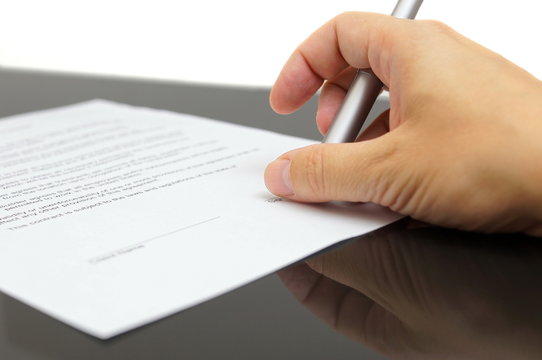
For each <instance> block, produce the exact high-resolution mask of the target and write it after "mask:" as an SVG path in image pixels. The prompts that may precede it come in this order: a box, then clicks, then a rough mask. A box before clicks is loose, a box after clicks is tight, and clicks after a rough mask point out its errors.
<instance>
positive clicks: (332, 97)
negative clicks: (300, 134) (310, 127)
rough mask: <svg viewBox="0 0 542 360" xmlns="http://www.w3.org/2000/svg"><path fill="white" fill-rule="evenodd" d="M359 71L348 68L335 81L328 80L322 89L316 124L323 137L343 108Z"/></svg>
mask: <svg viewBox="0 0 542 360" xmlns="http://www.w3.org/2000/svg"><path fill="white" fill-rule="evenodd" d="M356 71H357V69H355V68H351V67H349V68H347V69H346V70H344V71H343V72H342V73H340V74H339V75H338V76H337V77H336V78H335V79H332V80H328V81H326V82H325V84H324V86H323V87H322V92H321V94H320V98H319V100H318V111H317V112H316V124H317V126H318V130H319V131H320V133H321V134H322V135H325V134H326V133H327V130H328V129H329V126H330V124H331V122H332V121H333V118H334V117H335V113H337V111H338V109H339V107H340V106H341V104H342V102H343V99H344V97H345V95H346V92H347V91H348V87H349V86H350V84H351V83H352V80H353V79H354V76H355V75H356Z"/></svg>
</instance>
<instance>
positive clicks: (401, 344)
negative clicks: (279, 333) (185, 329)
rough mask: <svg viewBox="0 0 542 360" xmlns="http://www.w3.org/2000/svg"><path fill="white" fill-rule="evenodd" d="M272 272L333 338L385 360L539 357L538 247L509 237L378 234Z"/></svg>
mask: <svg viewBox="0 0 542 360" xmlns="http://www.w3.org/2000/svg"><path fill="white" fill-rule="evenodd" d="M307 263H308V265H307V264H305V263H300V264H297V265H294V266H292V267H290V268H287V269H285V270H282V271H281V272H279V275H280V277H281V279H282V280H283V282H284V283H285V285H286V286H287V287H288V289H289V290H290V291H291V292H292V293H293V294H294V295H295V296H296V298H297V299H298V300H299V301H300V302H302V303H303V305H305V306H306V307H307V308H308V309H309V310H311V311H312V312H313V313H314V314H315V315H317V316H318V317H319V318H321V319H322V320H324V321H325V322H327V323H328V324H329V325H330V326H333V327H334V328H335V329H336V330H337V331H338V332H340V333H342V334H344V335H347V336H349V337H351V338H352V339H354V340H356V341H359V342H361V343H363V344H365V345H366V346H368V347H370V348H372V349H374V350H376V351H378V352H380V353H382V354H384V355H386V356H387V357H389V358H391V359H416V360H423V359H442V360H444V359H462V360H469V359H477V360H480V359H488V360H500V359H506V360H509V359H514V360H522V359H540V358H542V342H540V338H541V336H542V315H541V314H540V311H539V307H540V303H541V302H542V276H541V275H542V245H541V244H540V242H539V241H538V239H535V238H529V237H526V236H518V235H498V236H496V235H480V234H472V233H461V232H457V231H451V230H444V229H439V228H434V227H431V228H419V229H404V228H396V229H383V230H381V231H380V232H376V233H373V234H370V235H368V236H365V237H363V238H360V239H358V240H354V241H352V242H350V243H348V244H346V245H344V246H342V247H340V248H338V249H336V250H334V251H330V252H327V253H325V254H323V255H321V256H318V257H316V258H314V259H311V260H309V261H308V262H307Z"/></svg>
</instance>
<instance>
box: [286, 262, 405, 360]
mask: <svg viewBox="0 0 542 360" xmlns="http://www.w3.org/2000/svg"><path fill="white" fill-rule="evenodd" d="M278 275H279V277H280V279H281V280H282V282H283V283H284V285H285V286H286V287H287V288H288V290H290V292H291V293H292V294H293V295H294V296H295V297H296V298H297V300H298V301H299V302H300V303H302V304H303V305H304V306H305V307H307V308H308V309H309V310H310V311H311V312H312V313H313V314H314V315H316V316H317V317H318V318H320V319H322V320H323V321H325V322H326V323H327V324H328V325H329V326H331V327H333V328H335V329H336V330H337V331H338V332H340V333H341V334H343V335H346V336H348V337H350V338H351V339H353V340H356V341H359V342H361V343H363V344H365V345H366V346H369V347H371V348H373V349H375V350H377V351H379V352H381V353H384V354H389V355H392V354H402V355H405V354H407V353H408V352H409V351H410V349H409V346H408V345H410V344H411V343H412V340H413V339H414V338H415V336H414V334H412V333H411V332H410V330H409V329H408V328H407V327H406V326H405V324H404V323H403V322H402V321H401V320H400V319H399V318H398V317H397V316H395V315H394V314H393V313H391V312H390V311H388V310H386V309H385V308H384V307H382V306H381V305H379V304H377V303H375V302H374V301H373V300H371V299H370V298H368V297H367V296H365V295H364V294H363V293H361V292H359V291H356V290H354V289H353V288H351V287H349V286H345V285H343V284H341V283H339V282H337V281H334V280H332V279H330V278H328V277H326V276H324V275H322V274H320V273H317V272H316V271H314V270H312V269H311V268H310V267H309V266H308V265H307V264H305V263H300V264H296V265H293V266H291V267H289V268H286V269H283V270H281V271H280V272H279V273H278Z"/></svg>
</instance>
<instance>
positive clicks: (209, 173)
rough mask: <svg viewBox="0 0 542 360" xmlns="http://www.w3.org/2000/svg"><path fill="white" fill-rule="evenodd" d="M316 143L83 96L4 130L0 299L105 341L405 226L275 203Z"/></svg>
mask: <svg viewBox="0 0 542 360" xmlns="http://www.w3.org/2000/svg"><path fill="white" fill-rule="evenodd" d="M311 143H313V142H312V141H308V140H304V139H300V138H294V137H290V136H285V135H279V134H275V133H272V132H269V131H264V130H258V129H252V128H247V127H243V126H239V125H232V124H228V123H224V122H220V121H215V120H209V119H203V118H198V117H195V116H190V115H182V114H177V113H172V112H167V111H159V110H153V109H146V108H136V107H132V106H128V105H122V104H116V103H112V102H107V101H101V100H96V101H91V102H86V103H82V104H77V105H72V106H67V107H63V108H58V109H52V110H45V111H41V112H35V113H31V114H23V115H18V116H13V117H10V118H7V119H3V120H2V121H0V290H2V291H3V292H5V293H7V294H9V295H11V296H13V297H15V298H17V299H19V300H21V301H23V302H25V303H27V304H29V305H31V306H33V307H35V308H37V309H39V310H41V311H43V312H44V313H47V314H49V315H51V316H53V317H55V318H57V319H59V320H61V321H64V322H66V323H68V324H70V325H71V326H73V327H75V328H77V329H80V330H82V331H85V332H87V333H89V334H91V335H94V336H96V337H99V338H102V339H106V338H109V337H112V336H115V335H118V334H120V333H122V332H125V331H128V330H131V329H133V328H135V327H138V326H141V325H144V324H146V323H149V322H151V321H154V320H157V319H160V318H162V317H165V316H167V315H170V314H173V313H175V312H177V311H180V310H182V309H185V308H187V307H190V306H193V305H196V304H198V303H201V302H203V301H205V300H208V299H210V298H212V297H215V296H217V295H220V294H223V293H225V292H227V291H229V290H232V289H234V288H236V287H239V286H241V285H244V284H246V283H248V282H250V281H252V280H255V279H258V278H260V277H262V276H264V275H267V274H269V273H272V272H274V271H276V270H278V269H280V268H282V267H284V266H286V265H289V264H291V263H293V262H296V261H298V260H300V259H302V258H304V257H306V256H308V255H310V254H312V253H314V252H316V251H319V250H321V249H323V248H325V247H328V246H330V245H332V244H334V243H336V242H338V241H341V240H345V239H347V238H351V237H354V236H358V235H361V234H363V233H367V232H369V231H372V230H375V229H377V228H379V227H382V226H384V225H386V224H389V223H391V222H393V221H395V220H397V219H398V218H399V215H397V214H394V213H392V212H390V211H388V210H386V209H383V208H380V207H378V206H375V205H371V204H366V205H362V204H342V203H329V204H320V205H309V204H299V203H294V202H290V201H285V200H281V199H278V198H276V197H274V196H272V195H271V194H270V193H269V192H268V191H267V190H266V188H265V185H264V183H263V171H264V168H265V166H266V165H267V164H268V163H269V162H270V161H272V160H273V159H275V158H276V157H277V156H278V155H280V154H281V153H283V152H285V151H287V150H291V149H294V148H297V147H301V146H305V145H308V144H311Z"/></svg>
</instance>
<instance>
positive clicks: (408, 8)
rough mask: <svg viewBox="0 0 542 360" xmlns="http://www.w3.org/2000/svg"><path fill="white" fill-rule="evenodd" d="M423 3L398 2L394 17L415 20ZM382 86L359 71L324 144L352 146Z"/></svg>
mask: <svg viewBox="0 0 542 360" xmlns="http://www.w3.org/2000/svg"><path fill="white" fill-rule="evenodd" d="M422 2H423V0H399V1H398V2H397V4H396V5H395V8H394V10H393V12H392V16H394V17H397V18H402V19H414V18H415V17H416V14H417V13H418V10H419V8H420V6H421V5H422ZM382 89H383V84H382V82H381V81H380V80H379V79H378V77H376V76H375V75H374V74H373V72H372V71H370V70H362V69H360V70H358V71H357V73H356V76H355V78H354V80H353V81H352V84H350V88H349V89H348V92H347V93H346V96H345V98H344V101H343V103H342V105H341V106H340V108H339V110H338V111H337V113H336V114H335V118H334V119H333V122H332V123H331V126H330V128H329V130H328V132H327V134H326V136H325V137H324V140H323V141H322V142H324V143H335V144H337V143H345V142H353V141H355V140H356V138H357V137H358V135H359V132H360V130H361V128H362V126H363V124H364V123H365V121H366V119H367V116H368V115H369V112H370V111H371V109H372V107H373V105H374V103H375V101H376V98H377V97H378V95H379V94H380V93H381V92H382Z"/></svg>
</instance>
